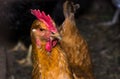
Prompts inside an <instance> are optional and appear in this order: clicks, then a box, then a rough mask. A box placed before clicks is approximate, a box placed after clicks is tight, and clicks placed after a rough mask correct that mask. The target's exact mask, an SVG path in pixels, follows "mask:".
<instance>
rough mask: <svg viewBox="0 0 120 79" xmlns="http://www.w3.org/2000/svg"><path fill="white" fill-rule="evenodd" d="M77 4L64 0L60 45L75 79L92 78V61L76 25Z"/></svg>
mask: <svg viewBox="0 0 120 79" xmlns="http://www.w3.org/2000/svg"><path fill="white" fill-rule="evenodd" d="M77 6H78V5H73V3H72V2H69V1H66V2H65V3H64V5H63V9H64V11H63V12H64V15H65V20H64V22H63V24H62V25H61V27H60V33H61V35H62V40H61V43H60V44H61V47H62V49H64V51H65V52H66V54H67V56H68V61H69V63H70V67H71V69H72V72H73V74H74V78H75V79H94V77H93V72H92V62H91V57H90V53H89V51H88V46H87V43H86V41H85V39H84V38H83V37H82V36H81V35H80V33H79V30H78V29H77V27H76V23H75V19H74V12H75V10H76V7H77Z"/></svg>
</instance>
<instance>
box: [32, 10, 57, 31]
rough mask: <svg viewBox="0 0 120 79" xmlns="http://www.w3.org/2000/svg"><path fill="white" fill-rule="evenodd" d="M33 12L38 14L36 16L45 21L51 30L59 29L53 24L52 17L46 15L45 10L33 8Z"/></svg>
mask: <svg viewBox="0 0 120 79" xmlns="http://www.w3.org/2000/svg"><path fill="white" fill-rule="evenodd" d="M31 13H32V14H33V15H34V16H36V18H37V19H38V20H40V21H42V22H44V23H45V24H46V25H47V27H48V28H49V30H50V31H52V32H56V31H57V29H56V28H55V26H54V25H53V22H52V19H51V17H50V16H49V15H46V14H45V12H44V11H42V12H40V10H36V9H35V10H32V9H31Z"/></svg>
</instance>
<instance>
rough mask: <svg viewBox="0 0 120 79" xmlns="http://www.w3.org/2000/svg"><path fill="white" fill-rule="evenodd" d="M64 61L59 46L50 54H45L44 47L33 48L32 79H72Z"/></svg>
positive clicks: (64, 58)
mask: <svg viewBox="0 0 120 79" xmlns="http://www.w3.org/2000/svg"><path fill="white" fill-rule="evenodd" d="M66 61H67V59H66V56H65V54H64V53H63V51H61V49H60V47H59V46H55V47H54V48H53V49H52V51H51V52H46V51H45V48H44V47H43V48H41V49H39V48H33V68H34V69H33V72H32V73H33V74H32V79H73V78H72V74H71V72H70V71H69V69H68V64H67V62H66Z"/></svg>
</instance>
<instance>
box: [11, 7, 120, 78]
mask: <svg viewBox="0 0 120 79" xmlns="http://www.w3.org/2000/svg"><path fill="white" fill-rule="evenodd" d="M104 7H105V8H104ZM114 11H115V9H114V8H113V7H112V6H111V5H108V6H107V7H106V6H101V5H100V6H98V8H95V9H92V10H91V11H89V13H86V14H84V15H83V16H80V17H79V19H76V22H77V26H78V28H79V30H80V33H81V34H82V35H83V37H84V38H85V39H86V40H87V42H88V45H89V50H90V53H91V57H92V61H93V69H94V74H95V77H96V79H120V21H118V23H116V24H115V25H113V26H102V25H99V23H102V22H105V21H109V20H111V19H112V15H113V14H114ZM10 46H12V45H10ZM26 54H27V53H26V52H21V51H19V52H16V53H13V55H14V57H15V59H16V60H19V59H22V58H24V57H25V56H26ZM14 69H15V72H14V74H15V79H31V71H32V67H31V66H22V65H19V64H17V63H16V62H14Z"/></svg>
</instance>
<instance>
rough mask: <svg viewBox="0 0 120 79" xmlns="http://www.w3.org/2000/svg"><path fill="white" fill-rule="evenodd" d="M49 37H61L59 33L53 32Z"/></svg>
mask: <svg viewBox="0 0 120 79" xmlns="http://www.w3.org/2000/svg"><path fill="white" fill-rule="evenodd" d="M51 37H53V38H56V39H58V40H61V39H62V38H61V36H60V34H59V33H54V34H52V35H51Z"/></svg>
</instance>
